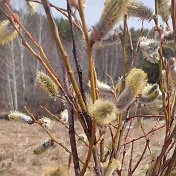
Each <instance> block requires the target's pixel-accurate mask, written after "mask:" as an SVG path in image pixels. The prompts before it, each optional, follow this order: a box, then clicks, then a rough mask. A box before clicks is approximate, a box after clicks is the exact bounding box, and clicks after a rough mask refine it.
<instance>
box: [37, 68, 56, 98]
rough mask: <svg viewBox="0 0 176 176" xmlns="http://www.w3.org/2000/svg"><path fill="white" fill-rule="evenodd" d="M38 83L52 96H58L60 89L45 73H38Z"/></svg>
mask: <svg viewBox="0 0 176 176" xmlns="http://www.w3.org/2000/svg"><path fill="white" fill-rule="evenodd" d="M36 78H37V83H38V85H39V86H40V87H41V88H43V89H44V90H45V91H46V92H47V93H48V94H49V95H50V96H52V97H55V96H57V95H58V92H59V89H58V86H57V85H56V84H55V82H54V81H53V80H52V79H51V78H50V77H49V76H48V75H46V74H45V73H44V72H42V71H38V72H37V76H36Z"/></svg>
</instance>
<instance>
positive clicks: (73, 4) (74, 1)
mask: <svg viewBox="0 0 176 176" xmlns="http://www.w3.org/2000/svg"><path fill="white" fill-rule="evenodd" d="M81 1H82V6H83V8H85V7H86V0H81ZM69 3H70V6H71V7H72V8H74V9H77V10H79V2H78V0H69Z"/></svg>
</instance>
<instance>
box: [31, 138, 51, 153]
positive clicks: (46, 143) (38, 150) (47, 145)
mask: <svg viewBox="0 0 176 176" xmlns="http://www.w3.org/2000/svg"><path fill="white" fill-rule="evenodd" d="M53 145H54V141H53V140H52V139H47V140H45V141H43V142H42V143H41V144H39V145H36V146H35V149H34V150H33V153H34V154H35V155H40V154H42V153H44V152H46V151H47V150H48V148H50V147H51V146H53Z"/></svg>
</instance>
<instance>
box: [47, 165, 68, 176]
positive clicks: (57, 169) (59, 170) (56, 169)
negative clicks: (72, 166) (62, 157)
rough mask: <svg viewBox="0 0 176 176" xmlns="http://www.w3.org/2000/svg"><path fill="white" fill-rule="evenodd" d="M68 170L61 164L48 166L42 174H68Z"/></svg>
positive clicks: (59, 175) (64, 175) (62, 175)
mask: <svg viewBox="0 0 176 176" xmlns="http://www.w3.org/2000/svg"><path fill="white" fill-rule="evenodd" d="M69 175H70V174H69V171H68V170H67V169H66V167H64V166H62V165H55V166H49V167H47V169H45V171H44V176H69Z"/></svg>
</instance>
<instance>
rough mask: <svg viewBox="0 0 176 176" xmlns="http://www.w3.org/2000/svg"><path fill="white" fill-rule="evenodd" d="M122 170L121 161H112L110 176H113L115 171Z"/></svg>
mask: <svg viewBox="0 0 176 176" xmlns="http://www.w3.org/2000/svg"><path fill="white" fill-rule="evenodd" d="M120 169H121V163H120V161H119V160H116V159H113V160H112V164H111V168H110V171H109V176H110V175H113V173H114V171H115V170H120Z"/></svg>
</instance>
